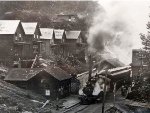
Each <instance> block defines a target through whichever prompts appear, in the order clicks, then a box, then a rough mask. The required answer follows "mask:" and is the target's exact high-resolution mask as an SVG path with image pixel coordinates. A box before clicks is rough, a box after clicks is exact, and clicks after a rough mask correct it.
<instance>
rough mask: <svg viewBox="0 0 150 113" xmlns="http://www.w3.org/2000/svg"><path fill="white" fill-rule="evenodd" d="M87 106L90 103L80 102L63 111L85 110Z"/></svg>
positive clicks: (66, 112) (70, 112) (71, 112)
mask: <svg viewBox="0 0 150 113" xmlns="http://www.w3.org/2000/svg"><path fill="white" fill-rule="evenodd" d="M87 107H88V105H81V104H80V103H77V104H76V105H73V106H71V107H69V108H67V109H66V110H64V111H63V112H62V113H78V112H80V111H83V110H84V109H86V108H87Z"/></svg>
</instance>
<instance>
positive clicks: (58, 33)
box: [54, 29, 64, 39]
mask: <svg viewBox="0 0 150 113" xmlns="http://www.w3.org/2000/svg"><path fill="white" fill-rule="evenodd" d="M54 33H55V39H62V37H63V34H64V30H63V29H54Z"/></svg>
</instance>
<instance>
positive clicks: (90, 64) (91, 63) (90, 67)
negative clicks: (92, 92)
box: [88, 55, 93, 81]
mask: <svg viewBox="0 0 150 113" xmlns="http://www.w3.org/2000/svg"><path fill="white" fill-rule="evenodd" d="M88 63H89V78H88V80H89V81H90V80H91V76H92V65H93V61H92V56H91V55H89V62H88Z"/></svg>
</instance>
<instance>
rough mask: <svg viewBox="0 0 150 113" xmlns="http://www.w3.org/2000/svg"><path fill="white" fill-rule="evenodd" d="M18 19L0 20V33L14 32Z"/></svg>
mask: <svg viewBox="0 0 150 113" xmlns="http://www.w3.org/2000/svg"><path fill="white" fill-rule="evenodd" d="M19 23H20V20H0V34H15V32H16V30H17V27H18V25H19Z"/></svg>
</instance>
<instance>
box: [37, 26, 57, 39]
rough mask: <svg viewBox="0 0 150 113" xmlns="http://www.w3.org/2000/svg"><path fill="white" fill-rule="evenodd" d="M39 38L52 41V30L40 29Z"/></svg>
mask: <svg viewBox="0 0 150 113" xmlns="http://www.w3.org/2000/svg"><path fill="white" fill-rule="evenodd" d="M40 31H41V37H40V39H52V38H53V31H54V30H53V29H51V28H40Z"/></svg>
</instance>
